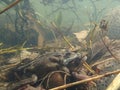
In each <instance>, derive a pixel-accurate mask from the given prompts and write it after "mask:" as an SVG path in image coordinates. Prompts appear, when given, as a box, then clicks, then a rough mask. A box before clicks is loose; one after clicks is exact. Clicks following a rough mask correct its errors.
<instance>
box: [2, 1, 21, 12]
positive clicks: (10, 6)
mask: <svg viewBox="0 0 120 90" xmlns="http://www.w3.org/2000/svg"><path fill="white" fill-rule="evenodd" d="M20 1H22V0H16V1H15V2H13V3H11V4H10V5H9V6H7V7H6V8H5V9H3V10H2V11H0V14H2V13H4V12H5V11H7V10H8V9H10V8H12V7H14V6H15V5H16V4H18V3H19V2H20Z"/></svg>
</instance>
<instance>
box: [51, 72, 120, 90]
mask: <svg viewBox="0 0 120 90" xmlns="http://www.w3.org/2000/svg"><path fill="white" fill-rule="evenodd" d="M118 73H120V70H117V71H112V72H108V73H105V74H102V75H97V76H94V77H92V78H88V79H84V80H81V81H77V82H73V83H69V84H66V85H62V86H59V87H55V88H52V89H50V90H62V89H65V88H68V87H72V86H75V85H79V84H81V83H85V82H89V81H92V80H96V79H100V78H102V77H106V76H109V75H112V74H118Z"/></svg>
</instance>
